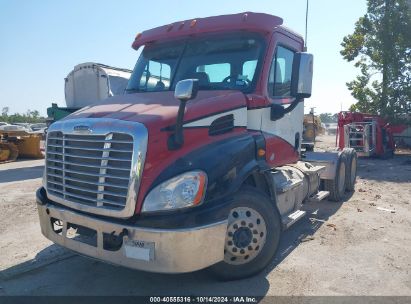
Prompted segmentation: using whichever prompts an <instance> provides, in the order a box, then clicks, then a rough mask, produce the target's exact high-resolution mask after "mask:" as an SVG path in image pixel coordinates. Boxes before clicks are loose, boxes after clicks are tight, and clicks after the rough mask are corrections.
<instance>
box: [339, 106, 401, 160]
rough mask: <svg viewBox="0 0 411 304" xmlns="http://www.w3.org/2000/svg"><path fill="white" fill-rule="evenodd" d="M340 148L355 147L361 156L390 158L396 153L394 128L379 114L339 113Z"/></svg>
mask: <svg viewBox="0 0 411 304" xmlns="http://www.w3.org/2000/svg"><path fill="white" fill-rule="evenodd" d="M336 141H337V142H338V148H339V149H340V150H343V149H344V148H353V149H354V150H355V151H356V152H357V154H358V155H359V156H377V157H381V158H390V157H392V156H393V155H394V150H395V143H394V129H393V127H392V126H391V125H390V124H389V123H388V122H387V121H386V120H385V119H383V118H382V117H380V116H378V115H372V114H365V113H359V112H340V113H338V125H337V135H336Z"/></svg>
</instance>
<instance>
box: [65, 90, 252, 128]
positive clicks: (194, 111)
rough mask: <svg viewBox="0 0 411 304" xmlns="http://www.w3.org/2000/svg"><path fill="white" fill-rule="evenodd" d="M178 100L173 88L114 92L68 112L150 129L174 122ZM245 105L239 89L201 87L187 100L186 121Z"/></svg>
mask: <svg viewBox="0 0 411 304" xmlns="http://www.w3.org/2000/svg"><path fill="white" fill-rule="evenodd" d="M178 106H179V101H178V100H176V99H175V98H174V92H152V93H136V94H126V95H121V96H115V97H111V98H108V99H105V100H103V101H100V102H99V104H96V105H92V106H90V107H86V108H84V109H82V110H79V111H77V112H75V113H73V114H71V115H69V116H67V118H66V119H74V118H113V119H120V120H127V121H136V122H140V123H143V124H144V125H145V126H146V127H147V129H149V130H150V131H154V130H161V129H162V128H165V127H169V126H172V125H174V124H175V121H176V117H177V110H178ZM242 106H244V107H245V106H246V97H245V95H244V94H243V93H241V92H238V91H201V92H199V93H198V95H197V97H196V98H195V99H193V100H191V101H189V102H188V103H187V106H186V114H185V116H184V120H185V121H192V120H195V119H197V118H201V117H204V116H209V115H212V114H217V113H219V112H224V111H228V110H230V109H234V108H238V107H242Z"/></svg>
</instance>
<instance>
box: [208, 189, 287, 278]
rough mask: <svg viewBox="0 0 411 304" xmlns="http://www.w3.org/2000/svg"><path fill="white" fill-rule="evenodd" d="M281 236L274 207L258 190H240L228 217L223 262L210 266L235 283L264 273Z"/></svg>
mask: <svg viewBox="0 0 411 304" xmlns="http://www.w3.org/2000/svg"><path fill="white" fill-rule="evenodd" d="M280 234H281V221H280V217H279V215H278V212H277V210H276V209H275V207H274V203H273V202H271V200H270V199H269V198H268V197H267V196H266V195H265V194H263V193H261V192H260V191H258V190H257V189H254V188H246V189H244V190H241V191H240V192H239V193H238V194H237V195H235V198H234V203H233V206H232V209H231V210H230V213H229V216H228V225H227V231H226V241H225V248H224V260H223V261H221V262H219V263H217V264H216V265H213V266H211V267H210V270H211V272H213V273H214V274H215V275H217V276H218V277H220V278H221V279H224V280H236V279H242V278H246V277H249V276H252V275H254V274H256V273H258V272H260V271H262V270H263V269H264V268H265V267H266V266H267V265H268V264H269V263H270V262H271V260H272V259H273V257H274V255H275V253H276V251H277V248H278V244H279V241H280Z"/></svg>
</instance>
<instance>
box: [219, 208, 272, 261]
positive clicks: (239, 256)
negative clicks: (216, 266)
mask: <svg viewBox="0 0 411 304" xmlns="http://www.w3.org/2000/svg"><path fill="white" fill-rule="evenodd" d="M266 236H267V226H266V224H265V221H264V218H263V217H262V216H261V214H260V213H258V212H257V211H256V210H254V209H252V208H249V207H237V208H234V209H232V210H231V211H230V215H229V217H228V226H227V233H226V241H225V248H224V261H225V262H226V263H228V264H232V265H241V264H245V263H248V262H250V261H251V260H253V259H254V258H255V257H256V256H257V255H258V254H259V253H260V251H261V250H262V248H263V246H264V244H265V241H266Z"/></svg>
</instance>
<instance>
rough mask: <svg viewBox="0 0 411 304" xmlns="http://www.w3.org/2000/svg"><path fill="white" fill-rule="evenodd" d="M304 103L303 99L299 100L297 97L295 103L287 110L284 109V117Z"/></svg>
mask: <svg viewBox="0 0 411 304" xmlns="http://www.w3.org/2000/svg"><path fill="white" fill-rule="evenodd" d="M301 101H303V98H298V97H296V98H295V99H294V101H293V102H292V103H291V104H290V105H289V106H288V107H287V108H286V109H284V115H285V114H288V113H290V112H291V111H292V110H294V109H295V107H296V106H298V104H299V103H300V102H301Z"/></svg>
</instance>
